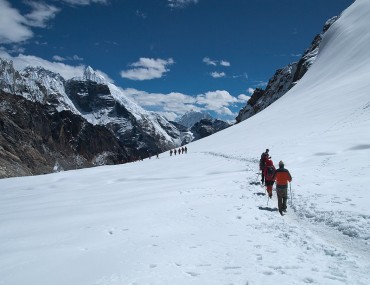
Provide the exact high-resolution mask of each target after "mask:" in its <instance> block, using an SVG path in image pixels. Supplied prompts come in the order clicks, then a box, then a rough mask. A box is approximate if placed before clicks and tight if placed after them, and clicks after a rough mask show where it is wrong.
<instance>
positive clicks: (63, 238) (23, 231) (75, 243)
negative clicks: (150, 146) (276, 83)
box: [0, 0, 370, 285]
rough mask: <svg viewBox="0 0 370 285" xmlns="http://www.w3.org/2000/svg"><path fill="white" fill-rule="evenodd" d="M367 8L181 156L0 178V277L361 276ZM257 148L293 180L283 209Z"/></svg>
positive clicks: (366, 266) (369, 151) (365, 250)
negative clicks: (295, 77) (252, 111)
mask: <svg viewBox="0 0 370 285" xmlns="http://www.w3.org/2000/svg"><path fill="white" fill-rule="evenodd" d="M369 14H370V2H369V1H368V0H357V1H356V2H355V3H354V4H352V5H351V6H350V7H349V8H348V9H347V10H346V11H345V12H344V13H343V14H342V16H341V18H340V19H339V20H338V21H337V22H335V23H334V25H333V26H332V27H331V28H330V30H329V31H328V33H327V34H326V36H325V38H324V40H323V44H322V46H321V47H320V52H319V54H318V57H317V59H316V61H315V63H314V64H313V66H312V67H311V68H310V70H309V71H308V72H307V73H306V75H305V76H304V77H303V79H302V80H300V81H299V83H298V84H297V85H296V86H295V87H294V88H293V89H291V90H290V91H289V92H288V93H287V94H286V95H285V96H283V97H282V98H281V99H279V100H278V101H276V102H275V103H274V104H272V105H270V106H269V107H268V108H266V109H265V110H264V111H262V112H260V113H259V114H257V115H255V116H253V117H252V118H250V119H248V120H246V121H243V122H241V123H240V124H238V125H236V126H233V127H230V128H228V129H226V130H224V131H221V132H219V133H217V134H215V135H212V136H211V137H208V138H205V139H202V140H199V141H197V142H195V143H192V144H190V145H188V154H181V155H177V156H172V157H170V155H169V154H168V153H163V154H160V156H159V159H155V158H152V159H146V160H145V161H143V162H137V163H131V164H126V165H117V166H104V167H96V168H92V169H85V170H78V171H69V172H61V173H57V174H52V175H45V176H38V177H26V178H13V179H3V180H0V189H1V191H0V227H1V230H0V272H1V274H0V284H7V285H8V284H9V285H15V284H17V285H18V284H37V285H44V284H45V285H49V284H53V285H59V284H60V285H62V284H63V285H65V284H79V285H84V284H94V285H95V284H98V285H103V284H114V285H117V284H122V285H123V284H138V285H139V284H158V285H159V284H161V285H163V284H184V285H185V284H186V285H188V284H199V285H200V284H202V285H204V284H212V285H213V284H249V285H253V284H267V285H268V284H273V285H276V284H310V283H311V284H335V285H336V284H350V285H352V284H362V285H365V284H370V275H369V272H370V246H369V245H370V244H369V242H370V208H369V206H368V204H369V203H368V201H369V198H370V194H369V191H368V185H369V182H370V180H369V177H370V162H369V157H370V132H369V126H370V97H369V91H368V90H370V80H369V78H370V50H369V49H368V47H369V46H370V29H369V27H370V18H369V17H368V15H369ZM265 148H269V149H270V152H271V156H272V159H273V161H274V162H275V164H277V163H278V161H279V160H284V161H285V164H286V167H287V168H288V169H289V170H290V171H291V173H292V176H293V181H292V184H291V191H289V192H290V199H289V202H288V213H287V214H286V215H285V216H284V217H281V216H280V215H279V213H278V212H277V209H276V206H277V201H276V193H274V196H273V199H272V200H267V198H266V196H265V195H264V192H265V191H264V189H263V188H261V187H260V186H259V185H256V183H255V182H257V181H258V179H259V177H258V176H257V170H258V158H259V156H260V154H261V152H262V151H264V150H265Z"/></svg>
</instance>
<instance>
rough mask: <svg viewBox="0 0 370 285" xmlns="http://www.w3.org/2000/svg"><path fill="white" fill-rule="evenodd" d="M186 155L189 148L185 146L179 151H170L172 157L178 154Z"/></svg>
mask: <svg viewBox="0 0 370 285" xmlns="http://www.w3.org/2000/svg"><path fill="white" fill-rule="evenodd" d="M184 153H185V154H186V153H188V148H187V147H186V146H185V147H184V146H183V147H180V148H179V149H178V150H177V149H176V148H175V149H174V150H172V149H171V150H170V156H172V154H174V155H176V154H179V155H180V154H184Z"/></svg>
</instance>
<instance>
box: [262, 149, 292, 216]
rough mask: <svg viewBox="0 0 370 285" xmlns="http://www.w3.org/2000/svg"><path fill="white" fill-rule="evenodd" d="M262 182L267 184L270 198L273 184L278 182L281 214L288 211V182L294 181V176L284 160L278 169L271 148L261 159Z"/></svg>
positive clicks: (277, 191)
mask: <svg viewBox="0 0 370 285" xmlns="http://www.w3.org/2000/svg"><path fill="white" fill-rule="evenodd" d="M260 170H261V183H262V185H263V184H264V185H265V186H266V190H267V194H268V196H269V198H270V199H271V198H272V186H273V185H274V183H275V182H276V194H277V198H278V208H279V213H280V215H283V212H286V209H287V199H288V183H289V182H291V181H292V176H291V175H290V172H289V171H288V169H286V168H285V167H284V162H283V161H280V162H279V168H278V169H276V168H275V166H274V163H273V162H272V160H271V156H270V155H269V149H266V151H265V152H264V153H262V155H261V159H260Z"/></svg>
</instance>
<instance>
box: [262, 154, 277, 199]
mask: <svg viewBox="0 0 370 285" xmlns="http://www.w3.org/2000/svg"><path fill="white" fill-rule="evenodd" d="M275 170H276V169H275V166H274V163H273V162H272V160H271V159H267V160H266V165H265V167H264V169H263V175H264V176H265V186H266V190H267V193H268V195H269V197H270V199H271V198H272V186H273V185H274V182H275Z"/></svg>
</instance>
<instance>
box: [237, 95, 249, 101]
mask: <svg viewBox="0 0 370 285" xmlns="http://www.w3.org/2000/svg"><path fill="white" fill-rule="evenodd" d="M250 98H251V97H250V96H248V95H245V94H240V95H239V96H238V99H239V102H241V103H246V102H248V100H249V99H250Z"/></svg>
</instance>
